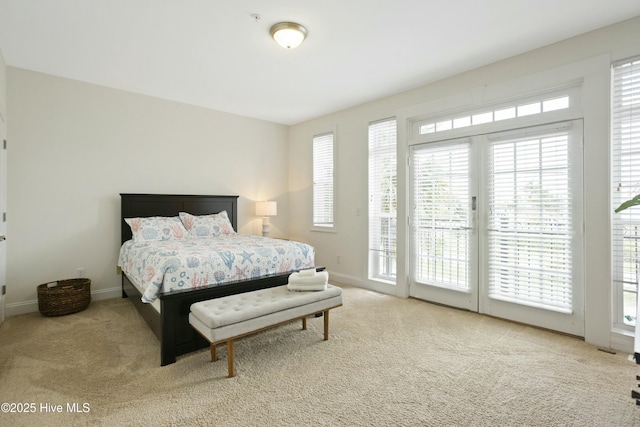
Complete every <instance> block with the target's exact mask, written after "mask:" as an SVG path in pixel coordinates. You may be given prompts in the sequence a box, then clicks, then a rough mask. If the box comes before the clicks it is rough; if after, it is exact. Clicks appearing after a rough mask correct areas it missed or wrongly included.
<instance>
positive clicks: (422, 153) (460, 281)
mask: <svg viewBox="0 0 640 427" xmlns="http://www.w3.org/2000/svg"><path fill="white" fill-rule="evenodd" d="M469 156H470V143H469V141H468V140H464V141H457V142H449V143H445V144H426V145H422V146H419V147H416V148H414V151H413V155H412V173H413V200H414V204H415V205H414V210H413V219H412V225H413V231H414V232H413V234H414V245H415V252H414V253H415V259H414V262H415V267H414V270H415V271H414V274H415V278H416V280H417V281H419V282H423V283H427V284H429V285H434V286H441V287H447V288H453V289H458V290H468V289H469V288H470V286H469V280H470V271H469V259H470V250H471V245H470V243H471V242H470V238H471V233H472V230H471V227H470V225H471V202H470V194H469V182H470V178H469Z"/></svg>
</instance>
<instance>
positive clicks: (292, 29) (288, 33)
mask: <svg viewBox="0 0 640 427" xmlns="http://www.w3.org/2000/svg"><path fill="white" fill-rule="evenodd" d="M270 33H271V37H273V39H274V40H275V41H276V43H278V44H279V45H280V46H282V47H283V48H285V49H294V48H296V47H298V46H300V43H302V41H303V40H304V39H305V37H307V29H306V28H305V27H303V26H302V25H300V24H296V23H295V22H279V23H277V24H275V25H274V26H273V27H271V30H270Z"/></svg>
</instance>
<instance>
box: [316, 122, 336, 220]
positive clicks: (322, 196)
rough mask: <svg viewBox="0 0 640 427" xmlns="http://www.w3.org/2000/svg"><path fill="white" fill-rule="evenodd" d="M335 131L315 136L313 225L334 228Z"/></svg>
mask: <svg viewBox="0 0 640 427" xmlns="http://www.w3.org/2000/svg"><path fill="white" fill-rule="evenodd" d="M333 143H334V137H333V132H331V133H325V134H322V135H316V136H314V137H313V226H314V227H322V228H327V229H331V228H333V225H334V224H333V193H334V191H333V189H334V186H333Z"/></svg>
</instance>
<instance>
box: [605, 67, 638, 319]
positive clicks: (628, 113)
mask: <svg viewBox="0 0 640 427" xmlns="http://www.w3.org/2000/svg"><path fill="white" fill-rule="evenodd" d="M611 147H612V153H611V160H612V167H611V171H612V180H611V182H612V184H613V188H612V191H611V194H612V209H615V208H617V207H618V206H619V205H620V204H621V203H622V202H624V201H626V200H628V199H631V198H633V197H634V196H636V195H637V194H640V57H636V58H632V59H628V60H625V61H621V62H618V63H614V64H613V66H612V89H611ZM611 226H612V239H611V241H612V270H613V274H612V275H613V278H612V279H613V287H614V295H615V297H614V299H615V302H616V304H615V305H614V322H615V323H616V326H618V327H624V326H625V325H627V326H628V327H631V326H634V325H635V324H636V315H637V313H636V298H637V292H638V279H639V276H640V207H631V208H630V209H627V210H624V211H622V212H620V213H617V214H613V215H612V217H611Z"/></svg>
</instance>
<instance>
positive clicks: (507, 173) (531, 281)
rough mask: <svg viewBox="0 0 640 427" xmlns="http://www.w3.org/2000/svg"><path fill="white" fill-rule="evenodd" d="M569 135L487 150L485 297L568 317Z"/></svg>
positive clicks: (562, 132)
mask: <svg viewBox="0 0 640 427" xmlns="http://www.w3.org/2000/svg"><path fill="white" fill-rule="evenodd" d="M569 131H570V130H569V129H568V128H567V127H565V129H562V126H560V127H558V128H557V129H555V130H546V131H544V132H543V133H542V134H538V135H536V134H535V133H531V131H527V132H528V133H527V134H524V135H521V136H520V137H518V136H516V135H512V136H510V137H509V138H506V139H505V138H500V139H497V140H493V141H492V142H491V147H490V150H489V156H488V164H487V167H488V175H487V176H488V180H489V182H488V198H489V218H488V229H487V237H488V248H489V255H488V257H489V266H488V269H489V271H488V272H489V277H488V279H489V296H490V297H491V298H496V299H501V300H506V301H510V302H516V303H521V304H526V305H532V306H536V307H543V308H548V309H553V310H556V311H561V312H571V310H572V303H573V299H572V256H573V254H572V236H573V232H574V230H573V222H572V188H571V170H570V168H571V161H570V155H569V153H570V150H569V135H568V132H569Z"/></svg>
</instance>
